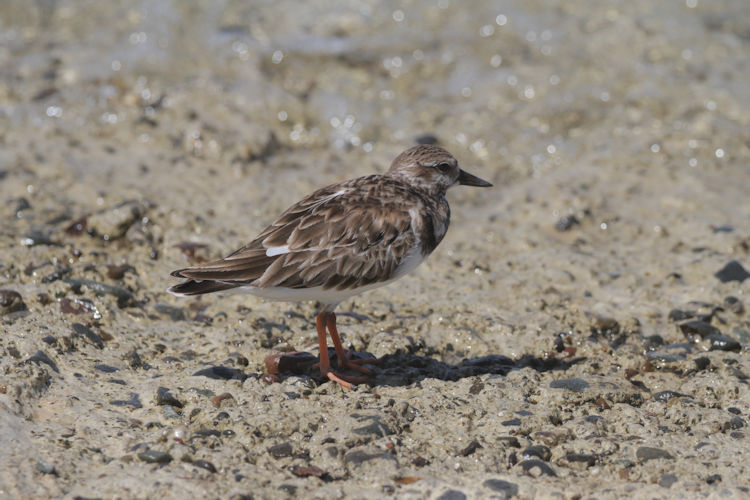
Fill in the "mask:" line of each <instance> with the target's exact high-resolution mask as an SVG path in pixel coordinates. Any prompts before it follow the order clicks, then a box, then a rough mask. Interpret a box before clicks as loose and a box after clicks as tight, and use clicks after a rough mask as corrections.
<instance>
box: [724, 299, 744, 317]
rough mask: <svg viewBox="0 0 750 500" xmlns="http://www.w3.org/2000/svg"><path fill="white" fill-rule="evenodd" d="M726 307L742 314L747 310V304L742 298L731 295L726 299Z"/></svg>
mask: <svg viewBox="0 0 750 500" xmlns="http://www.w3.org/2000/svg"><path fill="white" fill-rule="evenodd" d="M724 309H728V310H730V311H732V312H733V313H734V314H742V313H743V312H744V311H745V306H744V305H743V304H742V301H740V299H738V298H737V297H734V296H732V295H730V296H729V297H726V298H725V299H724Z"/></svg>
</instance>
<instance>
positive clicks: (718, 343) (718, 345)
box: [704, 334, 742, 352]
mask: <svg viewBox="0 0 750 500" xmlns="http://www.w3.org/2000/svg"><path fill="white" fill-rule="evenodd" d="M704 340H706V341H708V343H709V345H710V348H709V350H711V351H733V352H740V349H742V346H741V345H740V343H739V342H737V341H736V340H734V339H733V338H732V337H728V336H726V335H715V334H714V335H708V336H707V337H706V338H705V339H704Z"/></svg>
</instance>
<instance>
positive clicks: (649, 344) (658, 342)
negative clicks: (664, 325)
mask: <svg viewBox="0 0 750 500" xmlns="http://www.w3.org/2000/svg"><path fill="white" fill-rule="evenodd" d="M663 345H664V338H662V336H661V335H650V336H648V337H645V338H644V339H643V347H645V348H646V350H648V351H654V350H656V348H658V347H661V346H663Z"/></svg>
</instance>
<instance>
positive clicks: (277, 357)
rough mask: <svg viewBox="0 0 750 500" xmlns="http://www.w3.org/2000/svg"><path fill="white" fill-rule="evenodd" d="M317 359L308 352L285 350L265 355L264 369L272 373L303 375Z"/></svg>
mask: <svg viewBox="0 0 750 500" xmlns="http://www.w3.org/2000/svg"><path fill="white" fill-rule="evenodd" d="M317 361H318V358H316V357H315V356H314V355H312V354H310V353H309V352H287V353H283V354H271V355H269V356H266V358H265V365H266V371H267V372H268V373H270V374H272V375H273V374H277V373H293V374H295V375H303V374H305V373H307V372H308V371H309V370H310V368H312V365H314V364H315V363H316V362H317Z"/></svg>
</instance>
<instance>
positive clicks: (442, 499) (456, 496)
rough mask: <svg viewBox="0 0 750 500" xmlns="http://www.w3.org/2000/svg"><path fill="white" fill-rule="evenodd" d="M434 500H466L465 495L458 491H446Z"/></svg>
mask: <svg viewBox="0 0 750 500" xmlns="http://www.w3.org/2000/svg"><path fill="white" fill-rule="evenodd" d="M435 500H466V495H465V494H464V493H463V492H461V491H458V490H448V491H446V492H445V493H443V494H442V495H440V496H439V497H437V498H436V499H435Z"/></svg>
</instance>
